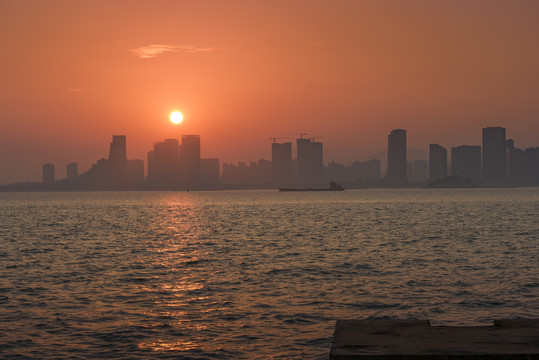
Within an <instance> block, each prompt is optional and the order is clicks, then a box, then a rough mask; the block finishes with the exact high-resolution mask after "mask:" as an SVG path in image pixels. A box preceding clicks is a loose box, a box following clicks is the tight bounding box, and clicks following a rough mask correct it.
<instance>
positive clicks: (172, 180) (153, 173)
mask: <svg viewBox="0 0 539 360" xmlns="http://www.w3.org/2000/svg"><path fill="white" fill-rule="evenodd" d="M148 182H150V183H152V184H154V185H160V186H178V185H180V160H179V146H178V140H176V139H165V141H162V142H155V143H154V144H153V150H152V151H150V152H148Z"/></svg>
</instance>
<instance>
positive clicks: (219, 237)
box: [0, 188, 539, 359]
mask: <svg viewBox="0 0 539 360" xmlns="http://www.w3.org/2000/svg"><path fill="white" fill-rule="evenodd" d="M538 240H539V188H510V189H482V188H481V189H358V190H346V191H344V192H297V193H294V192H288V193H280V192H278V191H277V190H245V191H200V192H197V191H191V192H130V191H125V192H41V193H40V192H33V193H0V357H1V358H4V359H94V358H95V359H148V358H152V359H327V358H328V353H329V350H330V348H331V341H332V336H333V331H334V327H335V321H336V320H337V319H418V320H425V319H428V320H430V322H431V324H432V325H491V324H492V321H493V319H503V318H539V275H538V274H539V272H538V270H539V268H538V266H539V241H538Z"/></svg>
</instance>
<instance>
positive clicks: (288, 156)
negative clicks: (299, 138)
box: [271, 142, 292, 185]
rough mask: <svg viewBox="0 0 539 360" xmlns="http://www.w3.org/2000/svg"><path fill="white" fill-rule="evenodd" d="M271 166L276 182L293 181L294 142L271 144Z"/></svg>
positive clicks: (286, 182)
mask: <svg viewBox="0 0 539 360" xmlns="http://www.w3.org/2000/svg"><path fill="white" fill-rule="evenodd" d="M271 167H272V180H273V183H274V184H278V185H279V184H288V183H290V182H291V181H292V143H289V142H287V143H283V144H279V143H275V142H274V143H272V144H271Z"/></svg>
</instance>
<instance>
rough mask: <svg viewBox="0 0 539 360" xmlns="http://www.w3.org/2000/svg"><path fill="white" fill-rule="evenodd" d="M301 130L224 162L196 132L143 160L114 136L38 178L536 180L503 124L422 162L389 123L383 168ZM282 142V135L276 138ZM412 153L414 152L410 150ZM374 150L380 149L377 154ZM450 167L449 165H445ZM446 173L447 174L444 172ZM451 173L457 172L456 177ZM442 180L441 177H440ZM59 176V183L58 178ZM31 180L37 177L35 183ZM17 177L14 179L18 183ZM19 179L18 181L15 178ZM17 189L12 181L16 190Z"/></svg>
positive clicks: (101, 183) (134, 181) (191, 183)
mask: <svg viewBox="0 0 539 360" xmlns="http://www.w3.org/2000/svg"><path fill="white" fill-rule="evenodd" d="M306 135H307V134H305V133H300V134H299V138H297V139H296V141H295V142H296V147H295V152H296V156H295V158H294V157H293V154H292V152H293V147H292V142H291V141H289V142H282V143H279V142H277V138H270V139H269V140H273V142H272V143H271V158H270V160H269V161H268V160H266V159H259V160H258V161H250V162H249V164H247V163H245V162H238V163H237V165H235V164H234V163H222V171H221V162H220V159H219V158H202V157H201V138H200V135H182V136H181V143H180V142H179V141H178V140H177V139H165V140H163V141H158V142H154V147H153V150H150V151H149V152H148V153H147V162H146V163H145V162H144V161H143V160H140V159H128V156H127V153H128V151H127V138H126V136H125V135H113V136H112V142H111V143H110V150H109V155H108V158H101V159H99V160H97V162H95V163H94V164H93V165H92V166H91V168H90V169H89V170H88V171H83V172H82V173H81V174H79V173H78V170H79V166H78V163H77V162H70V163H69V164H67V165H66V177H65V178H63V179H62V178H61V177H56V173H55V165H54V164H52V163H46V164H43V165H42V183H43V184H45V185H48V186H49V187H50V185H54V186H59V187H66V188H67V189H69V188H76V187H78V188H81V187H82V188H85V187H89V188H95V187H102V188H107V187H120V188H121V187H124V188H146V189H150V188H171V189H172V188H177V189H179V188H181V187H185V188H187V189H188V188H189V187H192V188H195V189H197V188H223V187H221V185H223V186H225V187H224V188H227V186H244V185H256V184H258V185H264V186H279V185H290V184H300V185H320V184H322V183H324V182H326V183H327V182H328V181H339V182H343V183H345V184H347V185H348V186H352V187H357V186H360V187H366V186H367V187H369V186H374V187H380V186H382V187H388V186H389V187H402V186H408V185H411V184H416V186H417V185H421V184H423V185H426V186H427V187H429V186H436V187H439V186H442V187H444V186H449V187H453V186H479V185H486V186H507V185H512V186H515V185H516V186H523V185H524V186H526V185H532V186H534V185H537V184H539V147H531V148H526V149H521V148H518V147H516V146H515V143H514V140H513V139H509V138H506V129H505V128H503V127H486V128H483V129H482V143H481V145H458V146H453V147H451V149H450V150H451V151H450V152H449V154H450V156H448V151H447V149H445V148H444V147H442V146H440V145H439V144H430V145H429V152H428V160H427V159H424V158H421V157H420V158H412V157H409V156H408V155H407V154H408V153H410V150H411V149H409V148H408V146H407V131H406V130H405V129H393V130H391V132H390V133H389V134H388V136H387V138H388V143H387V152H386V157H387V168H383V167H382V166H381V163H382V162H381V160H380V159H379V158H376V157H375V158H371V159H369V160H368V161H363V162H360V161H358V160H356V161H354V162H353V163H352V164H351V165H343V164H340V163H338V162H335V161H327V162H326V164H327V165H325V164H324V161H323V158H324V151H323V148H324V144H323V143H322V142H317V141H315V139H316V138H314V137H313V138H306V137H304V136H306ZM280 140H283V138H280ZM412 151H413V150H412ZM379 155H380V154H379ZM448 165H449V166H448ZM448 174H449V175H451V176H449V177H447V175H448ZM454 176H456V178H455V177H454ZM444 179H445V180H444ZM57 180H59V182H58V181H57ZM34 183H35V182H34ZM16 184H17V183H15V184H13V185H16ZM19 184H20V185H23V184H24V182H22V183H19ZM16 188H19V189H20V186H16V187H15V188H14V189H16Z"/></svg>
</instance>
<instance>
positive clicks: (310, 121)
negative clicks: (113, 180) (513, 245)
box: [0, 0, 539, 184]
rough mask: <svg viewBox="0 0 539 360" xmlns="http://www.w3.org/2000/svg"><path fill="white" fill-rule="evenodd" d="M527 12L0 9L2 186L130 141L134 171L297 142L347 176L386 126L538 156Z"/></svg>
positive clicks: (522, 4) (313, 7) (16, 5)
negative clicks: (136, 162)
mask: <svg viewBox="0 0 539 360" xmlns="http://www.w3.org/2000/svg"><path fill="white" fill-rule="evenodd" d="M538 11H539V4H538V3H535V2H529V1H516V2H511V3H508V2H503V1H489V2H483V1H477V2H473V3H464V4H461V3H458V4H457V3H454V2H449V1H441V2H436V3H433V2H428V1H409V2H406V3H405V4H404V3H402V2H398V1H390V2H388V3H384V4H382V3H378V2H368V1H344V0H343V1H340V2H336V3H327V2H323V1H299V0H298V1H295V2H293V3H290V2H279V1H277V2H272V3H271V4H266V3H252V2H247V1H239V2H235V3H234V4H224V3H222V2H218V1H209V2H207V3H206V4H201V3H199V2H190V1H180V2H160V3H159V6H155V4H150V3H146V2H141V1H130V2H127V1H121V0H120V1H116V2H113V3H98V4H96V3H94V2H85V1H80V2H76V3H73V2H70V1H58V2H55V6H49V4H47V3H43V2H39V1H28V2H23V3H21V2H17V1H4V2H2V3H1V4H0V30H1V31H0V37H1V39H2V41H3V44H5V46H4V51H2V54H0V72H1V75H2V84H1V85H0V109H1V111H0V125H1V128H2V131H1V132H0V183H2V184H6V183H11V182H16V181H23V180H27V179H30V180H32V179H33V180H38V179H39V178H40V175H41V172H40V171H39V170H36V169H39V167H40V166H41V164H43V163H46V162H54V163H62V164H67V163H69V162H71V161H73V160H74V159H77V162H78V163H79V167H80V168H81V169H85V168H88V167H89V166H90V165H91V164H92V161H93V160H94V159H95V157H96V154H99V155H97V157H100V156H102V157H105V156H106V153H105V152H103V149H104V148H105V147H106V146H107V140H106V139H107V137H108V136H110V134H128V135H129V139H130V151H131V156H133V157H134V158H138V159H144V158H145V156H146V152H147V151H148V144H151V143H152V142H153V141H156V140H157V139H167V138H177V137H178V134H180V133H188V134H199V135H200V136H201V137H202V138H203V139H205V142H206V144H207V146H204V147H203V149H204V150H203V151H204V152H203V153H202V154H201V156H202V157H204V158H219V159H221V162H222V163H225V162H236V161H244V162H248V161H250V160H253V159H260V158H266V159H267V158H269V156H270V150H268V147H267V144H266V143H264V141H263V140H264V139H267V138H268V137H286V136H291V135H290V134H296V132H297V131H298V130H299V131H301V132H307V133H308V136H309V137H319V136H323V137H324V139H323V140H322V141H323V142H324V152H325V154H324V155H325V156H324V158H325V159H329V160H335V161H338V162H340V163H344V164H349V163H351V162H352V161H354V160H355V159H357V158H358V157H360V156H363V155H364V156H365V157H369V156H370V155H372V154H376V153H378V152H380V151H382V150H383V149H384V148H385V144H384V142H385V141H384V139H385V137H386V136H387V132H388V131H389V130H391V129H396V128H404V129H407V131H408V133H409V137H408V142H409V143H410V144H412V147H413V148H418V149H425V150H427V149H428V146H429V144H430V143H438V144H440V145H441V146H444V147H445V148H450V147H451V146H453V145H458V144H459V143H461V144H479V143H480V142H481V134H478V133H477V132H475V131H473V129H480V128H483V127H486V126H501V127H505V128H507V129H509V131H510V133H508V134H507V135H508V137H511V138H513V139H515V141H516V143H515V146H517V147H519V148H527V147H531V146H535V145H536V143H537V141H536V139H537V135H536V134H537V133H538V132H539V121H537V119H539V107H538V106H537V104H536V99H535V96H534V94H536V93H538V92H539V72H538V71H537V69H536V64H537V63H538V62H539V50H538V49H537V47H536V46H535V44H536V43H537V40H538V39H537V37H538V36H539V35H538V34H539V24H538V23H537V21H536V19H535V16H534V15H533V14H535V13H537V12H538ZM103 14H106V16H103ZM276 23H278V24H279V26H275V24H276ZM96 24H99V26H96ZM173 110H179V111H181V112H183V114H184V115H185V118H184V121H183V122H182V123H181V124H180V125H177V126H176V125H173V124H171V123H170V121H168V115H169V114H170V112H171V111H173ZM292 136H296V135H292ZM240 143H241V144H242V146H241V147H240V146H236V145H237V144H240ZM360 159H361V158H360ZM27 165H28V166H27ZM64 171H65V170H64V169H61V170H60V171H59V174H60V175H61V176H64V174H63V173H64Z"/></svg>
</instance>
